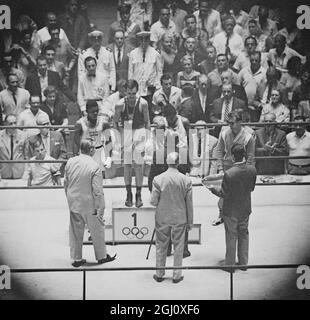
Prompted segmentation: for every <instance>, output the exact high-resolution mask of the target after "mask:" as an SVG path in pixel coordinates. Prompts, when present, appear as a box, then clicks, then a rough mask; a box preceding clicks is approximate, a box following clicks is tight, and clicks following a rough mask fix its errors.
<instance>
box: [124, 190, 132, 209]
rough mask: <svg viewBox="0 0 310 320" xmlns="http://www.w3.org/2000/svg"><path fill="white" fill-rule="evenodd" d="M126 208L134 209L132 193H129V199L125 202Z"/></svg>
mask: <svg viewBox="0 0 310 320" xmlns="http://www.w3.org/2000/svg"><path fill="white" fill-rule="evenodd" d="M125 206H126V207H129V208H130V207H132V206H133V202H132V193H127V198H126V201H125Z"/></svg>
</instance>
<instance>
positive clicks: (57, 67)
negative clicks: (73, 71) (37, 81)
mask: <svg viewBox="0 0 310 320" xmlns="http://www.w3.org/2000/svg"><path fill="white" fill-rule="evenodd" d="M42 53H43V55H44V56H45V58H46V62H47V70H50V71H54V72H57V73H58V75H59V77H60V79H61V80H63V79H64V78H65V75H66V68H65V65H64V64H63V63H62V62H60V61H58V60H56V59H55V55H56V49H55V48H54V47H53V46H51V45H47V46H45V47H44V50H43V52H42Z"/></svg>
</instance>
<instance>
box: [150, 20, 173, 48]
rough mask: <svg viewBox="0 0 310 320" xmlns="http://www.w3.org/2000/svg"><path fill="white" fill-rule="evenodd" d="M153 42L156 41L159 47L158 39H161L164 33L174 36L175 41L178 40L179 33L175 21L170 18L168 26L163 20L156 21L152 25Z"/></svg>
mask: <svg viewBox="0 0 310 320" xmlns="http://www.w3.org/2000/svg"><path fill="white" fill-rule="evenodd" d="M150 31H151V38H150V40H151V42H154V44H155V45H154V46H155V48H157V44H158V41H159V40H160V39H161V37H162V36H163V35H164V34H167V35H170V36H172V38H173V39H174V41H175V40H176V38H177V36H178V34H177V31H176V26H175V23H174V22H173V21H172V20H171V19H170V20H169V25H168V27H165V26H164V25H163V24H162V23H161V21H160V20H159V21H157V22H155V23H154V24H153V25H152V26H151V30H150Z"/></svg>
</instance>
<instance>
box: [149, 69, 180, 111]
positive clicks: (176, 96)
mask: <svg viewBox="0 0 310 320" xmlns="http://www.w3.org/2000/svg"><path fill="white" fill-rule="evenodd" d="M160 83H161V88H160V89H159V90H157V91H155V93H154V95H153V101H152V104H153V108H152V116H153V117H154V116H158V115H162V110H163V108H164V107H165V106H166V105H167V104H168V103H169V104H170V105H172V106H173V107H174V108H175V109H177V108H178V106H179V104H180V101H181V94H182V91H181V89H180V88H178V87H175V86H173V85H172V77H171V75H170V74H164V75H163V76H162V77H161V79H160Z"/></svg>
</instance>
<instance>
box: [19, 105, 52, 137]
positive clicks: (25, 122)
mask: <svg viewBox="0 0 310 320" xmlns="http://www.w3.org/2000/svg"><path fill="white" fill-rule="evenodd" d="M43 116H44V117H47V118H48V114H47V113H46V112H44V111H42V110H41V109H39V111H38V112H37V114H36V115H34V114H33V113H32V111H31V110H30V109H26V110H24V111H23V112H21V113H20V114H19V116H18V117H17V125H18V126H25V127H28V126H29V127H30V126H31V127H32V126H37V119H38V118H39V117H43ZM24 132H25V136H26V138H28V137H30V136H34V135H36V134H39V133H40V130H39V129H24Z"/></svg>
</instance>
